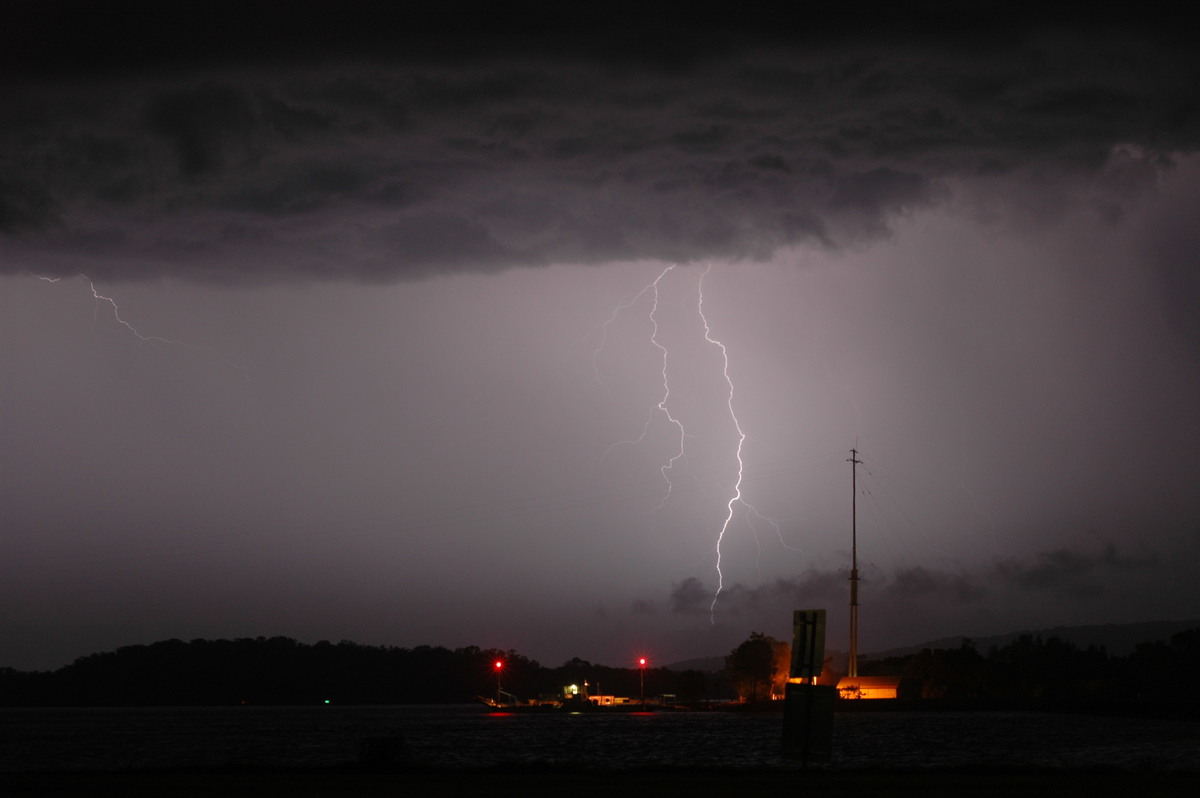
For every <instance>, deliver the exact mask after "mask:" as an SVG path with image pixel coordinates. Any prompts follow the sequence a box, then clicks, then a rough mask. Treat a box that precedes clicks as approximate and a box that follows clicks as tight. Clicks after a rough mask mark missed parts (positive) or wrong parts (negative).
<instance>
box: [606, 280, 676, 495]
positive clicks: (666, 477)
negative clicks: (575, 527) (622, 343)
mask: <svg viewBox="0 0 1200 798" xmlns="http://www.w3.org/2000/svg"><path fill="white" fill-rule="evenodd" d="M674 268H675V266H674V264H672V265H670V266H668V267H667V268H665V269H663V270H662V272H661V273H660V274H659V275H658V277H656V278H654V281H653V282H651V283H649V284H648V285H647V286H646V287H645V288H643V289H642V290H641V291H639V292H638V294H637V296H635V297H634V298H633V299H631V300H629V301H628V302H626V303H625V304H624V305H620V306H618V307H617V308H616V309H615V310H614V311H613V312H612V315H611V316H609V318H608V321H606V322H604V325H603V328H602V334H601V338H600V344H599V346H597V347H596V350H595V352H593V353H592V369H593V371H594V372H595V373H596V379H597V380H599V379H600V373H599V370H598V369H597V366H596V358H597V356H598V355H599V354H600V351H601V350H602V349H603V348H604V342H605V341H606V340H607V337H608V327H609V325H611V324H612V323H613V322H614V321H615V320H616V318H617V316H619V315H620V313H621V311H623V310H629V309H630V308H632V307H633V306H634V305H636V304H637V303H638V302H639V301H640V300H641V298H642V297H644V296H646V295H647V294H649V295H650V296H651V306H650V315H649V318H650V324H651V332H650V343H651V344H653V345H654V346H655V347H656V348H657V349H658V350H659V351H660V352H661V353H662V386H663V392H662V397H661V398H660V399H659V400H658V403H657V404H655V406H654V407H653V408H652V409H651V410H650V416H649V417H648V418H647V419H646V423H645V425H644V426H643V427H642V434H641V435H639V436H638V437H637V438H635V439H633V440H626V441H617V442H616V443H614V444H613V445H612V446H609V447H608V449H607V450H606V451H605V456H607V455H608V453H609V452H611V451H612V450H613V449H614V448H615V447H617V446H622V445H636V444H639V443H641V442H642V441H644V440H645V439H646V435H647V434H649V432H650V425H651V424H653V423H654V416H655V413H656V412H657V413H662V415H663V417H664V418H666V419H667V421H668V422H669V423H670V424H671V425H673V426H674V427H675V428H676V429H677V430H679V448H678V450H677V451H676V452H675V454H673V455H672V456H671V457H670V458H669V459H668V460H667V461H666V462H665V463H663V464H662V466H661V467H660V468H659V471H660V472H661V473H662V476H663V481H665V482H666V483H667V492H666V493H665V494H663V497H662V500H661V501H660V502H659V503H658V506H657V507H656V508H655V509H656V510H661V509H662V508H663V507H665V506H666V503H667V501H668V500H669V499H670V498H671V492H672V490H674V487H675V485H674V483H673V482H672V481H671V470H672V469H673V468H674V467H675V464H676V463H677V462H679V460H680V458H682V457H683V442H684V438H685V437H686V435H685V433H684V429H683V423H682V422H680V420H679V419H677V418H676V417H675V416H673V415H671V411H670V409H669V408H668V407H667V401H668V400H669V399H670V398H671V383H670V379H669V377H668V370H667V354H668V352H667V348H666V347H665V346H663V345H662V342H660V341H659V340H658V286H659V283H660V282H662V279H663V278H664V277H666V276H667V274H669V273H670V272H671V271H673V270H674Z"/></svg>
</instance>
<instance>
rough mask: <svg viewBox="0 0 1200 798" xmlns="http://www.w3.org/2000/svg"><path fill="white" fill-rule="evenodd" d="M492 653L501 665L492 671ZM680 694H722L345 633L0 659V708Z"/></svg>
mask: <svg viewBox="0 0 1200 798" xmlns="http://www.w3.org/2000/svg"><path fill="white" fill-rule="evenodd" d="M497 662H500V663H501V667H500V668H499V669H497V668H496V663H497ZM643 676H644V680H645V687H646V694H647V695H648V696H654V695H661V694H664V693H670V694H673V695H675V696H676V697H677V698H679V699H680V700H693V701H694V700H702V699H705V698H711V697H720V696H727V695H728V694H729V687H728V684H727V683H726V681H725V679H724V677H723V676H722V675H720V674H716V675H714V674H706V673H701V672H700V671H695V670H685V671H672V670H668V669H665V668H653V667H647V668H646V669H645V673H644V674H642V673H639V670H638V669H637V668H612V667H607V666H603V665H596V664H593V663H591V662H588V661H586V660H583V659H579V658H575V659H572V660H569V661H567V662H566V663H564V664H563V665H561V666H559V667H557V668H547V667H545V666H543V665H541V664H540V663H538V662H537V661H536V660H532V659H529V658H527V657H524V656H522V655H521V654H519V653H517V652H515V651H501V650H499V649H482V648H478V647H476V646H467V647H464V648H457V649H448V648H444V647H441V646H418V647H416V648H398V647H395V646H367V645H360V644H358V643H354V642H350V641H345V640H344V641H342V642H340V643H336V644H335V643H331V642H329V641H321V642H319V643H316V644H313V645H309V644H305V643H300V642H297V641H296V640H293V639H291V638H288V637H271V638H264V637H257V638H240V639H236V640H192V641H190V642H185V641H183V640H165V641H161V642H157V643H152V644H150V645H135V646H124V647H122V648H118V649H117V650H116V651H111V652H104V653H99V654H92V655H89V656H86V657H81V658H79V659H77V660H75V661H74V662H73V663H71V664H70V665H66V666H64V667H62V668H59V669H58V670H56V671H33V672H29V671H17V670H14V669H12V668H0V706H10V707H11V706H219V705H235V704H249V705H253V704H260V705H264V704H265V705H289V704H318V703H323V702H326V701H328V702H330V703H337V704H443V703H462V702H469V701H472V700H474V698H475V697H476V696H486V697H489V698H494V697H496V695H497V691H498V690H500V689H503V691H504V692H505V693H509V694H512V695H516V696H520V697H521V698H522V699H526V700H527V699H530V698H534V697H547V698H549V697H559V698H561V697H562V692H563V687H565V686H567V685H570V684H575V685H578V686H579V687H580V688H582V689H584V690H587V691H590V693H591V694H592V695H597V694H600V693H605V694H609V695H621V696H626V697H637V696H638V695H639V693H640V689H641V685H642V677H643Z"/></svg>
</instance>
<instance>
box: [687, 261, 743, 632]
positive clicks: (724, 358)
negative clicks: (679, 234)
mask: <svg viewBox="0 0 1200 798" xmlns="http://www.w3.org/2000/svg"><path fill="white" fill-rule="evenodd" d="M710 271H712V264H709V266H708V268H706V269H705V270H704V274H702V275H700V283H699V298H698V300H697V302H696V310H697V312H698V313H699V314H700V320H701V321H703V322H704V340H706V341H708V342H709V343H710V344H713V345H714V346H716V347H717V348H718V349H720V350H721V371H722V374H724V376H725V384H726V385H727V386H728V387H729V393H728V394H727V395H726V400H725V405H726V407H728V408H729V417H730V418H731V419H733V428H734V429H735V430H737V449H736V451H735V452H734V456H735V458H736V459H737V480H736V481H735V482H734V483H733V493H732V494H731V495H730V497H729V502H728V503H727V504H726V505H725V509H726V510H727V511H728V512H727V513H726V515H725V522H724V523H723V524H721V531H720V532H718V533H717V544H716V549H717V592H716V593H714V594H713V600H712V604H711V605H709V608H708V620H709V622H710V623H716V613H717V599H719V598H720V597H721V591H722V590H724V589H725V575H724V574H723V573H722V572H721V544H722V543H723V542H724V541H725V533H726V532H728V531H729V524H730V522H731V521H733V506H734V505H735V504H737V503H738V502H742V503H743V504H744V503H745V502H744V500H743V499H742V479H743V478H744V475H745V470H746V464H745V463H744V462H743V461H742V445H743V444H744V443H745V442H746V433H745V431H743V430H742V424H741V422H740V421H738V417H737V413H735V412H734V410H733V380H732V379H730V377H729V350H728V349H726V348H725V344H723V343H721V341H719V340H717V339H716V338H713V337H712V328H711V327H710V326H709V324H708V316H706V315H705V314H704V278H705V277H707V276H708V273H709V272H710Z"/></svg>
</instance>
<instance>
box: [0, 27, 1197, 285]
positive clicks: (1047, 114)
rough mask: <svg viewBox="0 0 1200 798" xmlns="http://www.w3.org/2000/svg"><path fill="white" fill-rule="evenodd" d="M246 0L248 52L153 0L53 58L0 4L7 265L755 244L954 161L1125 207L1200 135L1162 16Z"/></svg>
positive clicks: (470, 258)
mask: <svg viewBox="0 0 1200 798" xmlns="http://www.w3.org/2000/svg"><path fill="white" fill-rule="evenodd" d="M135 5H136V4H135ZM252 8H253V9H255V11H257V12H258V13H250V12H247V13H246V14H243V18H242V19H241V21H240V25H241V26H242V27H243V28H244V30H243V33H244V34H245V38H246V39H247V40H248V39H249V38H250V35H249V34H248V33H245V31H253V30H256V29H258V27H266V26H270V25H271V24H274V25H276V29H275V30H274V31H273V32H272V34H273V35H271V36H270V37H268V38H267V39H266V40H267V41H270V42H271V44H272V49H271V50H270V51H269V53H268V54H266V55H264V54H263V53H259V52H258V51H257V50H256V49H255V48H254V47H251V46H250V43H249V42H248V41H243V40H242V39H240V38H238V37H233V38H231V39H228V40H222V39H219V37H216V36H215V35H213V36H212V37H211V41H210V43H211V44H213V45H214V46H213V47H211V48H210V49H203V48H202V47H201V44H200V43H197V42H193V41H192V39H191V38H188V39H186V40H185V41H183V42H180V44H179V47H180V51H179V52H178V53H177V54H175V55H174V56H172V53H171V51H170V50H169V48H166V47H164V46H163V45H162V42H161V41H159V40H157V39H154V37H155V36H156V35H161V34H162V32H163V26H164V25H165V26H167V28H169V30H172V31H174V30H176V29H177V27H179V26H180V25H181V23H179V22H178V21H170V22H169V23H168V21H165V20H158V26H157V27H156V26H155V25H154V24H153V20H155V19H157V18H156V17H154V15H153V14H151V15H150V16H149V17H147V20H150V21H147V22H145V23H144V24H143V25H142V26H141V27H136V26H133V27H127V28H119V27H116V26H114V28H113V30H111V31H109V32H110V33H111V34H112V35H113V39H112V42H113V47H114V48H115V49H116V50H118V51H121V52H125V53H126V55H125V56H121V55H120V54H119V53H118V52H109V51H104V52H96V51H95V49H94V47H93V48H89V47H88V46H86V45H84V44H82V43H81V41H79V40H82V39H83V38H84V37H83V36H82V35H77V36H76V38H75V39H72V37H71V33H72V31H75V27H74V26H73V25H69V24H68V25H66V26H65V28H64V30H59V31H58V33H59V34H60V35H59V37H58V38H57V39H54V40H53V41H58V39H62V38H64V37H65V41H63V42H60V43H59V48H58V50H57V51H56V52H57V53H58V56H59V58H58V60H57V61H53V59H52V58H51V55H53V53H51V54H50V55H47V54H38V53H36V52H35V48H32V47H30V46H24V47H22V46H21V45H22V44H25V45H28V42H27V41H26V39H27V38H28V37H32V36H37V35H41V34H44V33H46V32H47V31H46V28H53V23H51V22H48V21H47V20H48V19H49V17H47V18H42V17H40V16H39V15H38V14H37V13H36V11H33V10H30V9H28V8H27V9H24V11H25V13H26V16H27V17H28V19H27V20H26V25H25V26H24V27H22V26H21V25H16V26H14V28H13V29H12V30H10V31H9V33H8V34H7V36H8V43H9V44H10V45H11V47H10V52H15V53H16V55H10V56H9V57H8V61H7V63H6V64H5V66H6V68H7V69H6V72H7V73H8V75H9V78H8V80H7V81H6V82H5V84H6V85H5V96H6V100H5V105H6V108H7V109H8V113H6V114H5V115H4V119H3V120H2V121H0V174H2V175H3V178H2V179H0V246H2V247H3V251H4V257H3V260H2V262H0V263H2V265H0V268H3V269H4V270H5V271H8V272H10V273H20V272H23V271H31V270H39V271H40V272H47V271H49V272H51V273H53V274H68V273H72V272H77V271H87V272H88V273H89V274H92V275H94V276H96V277H99V278H104V279H107V280H120V279H138V278H152V277H160V276H164V275H170V276H178V277H183V278H188V279H195V280H227V281H251V282H253V281H261V280H274V279H296V278H302V279H307V278H313V279H326V278H330V279H351V280H366V281H391V280H396V279H409V278H420V277H425V276H428V275H431V274H436V273H446V272H457V271H475V272H487V271H494V270H498V269H504V268H508V267H513V266H528V265H541V264H549V263H598V262H606V261H614V260H633V259H639V258H659V259H665V260H677V261H687V260H691V259H697V258H705V257H722V258H751V259H758V258H765V257H768V256H770V255H771V254H772V253H773V252H775V251H776V250H777V249H778V248H780V247H784V246H789V245H797V244H806V245H815V246H822V247H839V246H843V245H846V244H849V243H853V242H858V241H862V240H865V239H872V238H877V237H879V236H884V235H887V234H888V231H889V224H890V220H892V219H894V218H895V217H896V216H897V215H900V214H905V213H907V212H910V211H913V210H915V209H919V208H925V207H929V206H931V205H935V204H937V203H940V202H943V201H944V200H945V199H946V198H948V197H949V196H951V194H952V193H953V191H954V190H955V187H956V186H957V187H959V190H961V186H962V185H963V184H964V183H970V184H974V185H978V186H982V187H984V188H982V189H981V190H983V191H986V192H988V193H992V194H994V193H995V192H997V191H1010V190H1014V189H1013V187H1014V186H1022V185H1024V186H1027V187H1032V188H1031V189H1030V190H1036V191H1038V192H1039V193H1040V194H1041V196H1042V198H1043V200H1044V201H1046V202H1047V205H1053V203H1054V199H1053V196H1051V195H1055V194H1061V193H1062V192H1069V191H1071V190H1072V189H1071V186H1072V185H1075V186H1088V187H1089V190H1090V191H1092V192H1093V193H1095V194H1096V196H1097V197H1098V198H1099V199H1097V200H1096V201H1097V202H1098V203H1099V204H1100V205H1102V206H1104V208H1107V211H1106V212H1109V213H1119V211H1120V208H1121V205H1122V202H1123V197H1126V196H1128V195H1129V194H1130V193H1131V192H1135V191H1138V190H1140V189H1141V188H1142V187H1143V186H1144V185H1145V184H1146V181H1147V180H1150V179H1152V178H1153V175H1154V174H1155V173H1156V172H1157V171H1159V170H1161V169H1165V168H1169V166H1170V159H1171V155H1172V153H1176V152H1186V151H1191V150H1194V149H1195V147H1196V145H1197V143H1198V142H1200V113H1198V112H1197V108H1196V104H1195V96H1196V95H1195V89H1196V85H1197V84H1196V76H1197V72H1196V65H1195V60H1196V59H1195V58H1194V54H1193V49H1194V48H1192V47H1191V45H1190V43H1183V42H1177V41H1175V40H1174V37H1173V36H1172V35H1171V34H1170V32H1169V31H1168V30H1166V29H1165V28H1164V29H1160V30H1152V29H1138V28H1137V27H1132V28H1127V29H1116V28H1113V29H1103V26H1101V28H1102V29H1101V30H1089V31H1087V32H1085V33H1084V34H1080V35H1070V34H1067V33H1065V32H1063V30H1062V29H1060V28H1058V27H1055V26H1054V25H1049V24H1042V23H1044V22H1046V21H1045V20H1037V19H1030V20H1027V21H1025V22H1023V23H1021V24H1013V23H1012V22H1011V21H1010V22H1001V20H1003V17H1001V16H995V17H993V16H989V13H990V12H987V11H984V12H981V13H980V15H979V16H978V17H976V16H971V15H967V16H960V17H959V18H950V19H949V21H948V22H947V21H946V20H943V27H942V28H941V29H939V28H937V27H936V26H933V25H932V24H930V25H929V26H926V27H925V28H922V27H921V26H920V25H919V24H917V23H919V22H920V20H921V17H920V15H918V16H916V17H911V18H907V17H905V18H901V15H895V18H889V19H888V20H883V22H887V23H888V24H890V25H892V26H893V27H895V28H896V30H898V31H899V32H900V34H903V33H904V32H905V31H910V32H911V30H914V29H923V30H926V32H927V33H929V32H932V33H933V34H939V33H940V34H942V35H944V38H940V37H939V36H938V35H926V36H916V37H912V38H906V36H904V35H899V34H897V35H888V34H887V33H885V32H886V31H887V30H888V26H887V25H884V24H883V23H882V22H881V23H880V25H879V26H878V27H874V26H868V27H863V28H862V29H861V30H860V31H858V33H859V35H858V36H856V37H854V38H851V37H849V36H848V35H847V31H846V29H845V25H846V24H847V20H846V19H844V18H843V16H842V15H840V14H838V13H835V12H832V11H828V10H826V11H825V12H822V13H819V14H817V15H816V16H815V17H814V18H812V19H809V20H806V21H804V23H801V22H800V21H799V20H791V19H787V18H783V19H779V20H778V21H777V22H778V25H767V24H765V23H762V22H755V23H750V22H746V21H737V20H733V21H728V20H725V19H724V17H725V16H727V15H721V16H722V18H721V19H717V18H715V17H714V18H709V17H705V16H700V17H699V18H697V19H694V20H692V21H691V22H690V23H688V25H687V26H686V27H684V28H680V29H676V28H673V27H672V26H667V25H664V24H661V23H658V24H655V23H653V21H646V20H643V22H644V23H645V25H644V26H643V28H642V29H641V30H642V31H643V34H644V35H643V37H642V39H643V40H641V41H638V42H630V41H628V40H627V38H628V37H627V35H623V34H621V33H619V32H618V30H624V26H620V27H618V26H615V25H599V24H598V23H597V22H596V19H595V18H593V17H591V16H589V14H588V12H586V11H579V12H578V13H577V14H567V16H566V17H562V12H559V13H558V15H557V16H555V14H554V13H553V12H551V15H550V16H548V17H544V18H542V19H543V23H544V24H543V28H537V27H536V26H535V27H534V28H532V29H530V30H531V31H532V32H529V31H527V32H526V35H524V36H521V35H514V36H513V37H512V38H511V40H510V46H507V47H506V46H503V45H499V44H493V45H487V44H484V43H481V39H484V38H485V37H480V36H474V35H466V34H464V31H463V29H462V28H463V26H461V25H460V26H456V25H455V24H454V22H453V20H452V19H451V18H450V17H448V16H447V17H446V18H442V16H440V15H438V14H434V13H433V12H431V11H429V10H428V9H422V8H418V9H417V10H415V11H413V12H411V13H412V15H413V16H412V17H403V16H396V15H395V14H393V15H385V16H384V18H383V20H382V21H381V22H380V23H379V25H380V26H382V28H383V29H384V30H395V31H404V33H403V34H401V33H396V36H397V37H398V38H397V39H396V46H395V47H388V46H387V43H388V41H389V40H388V36H387V35H386V34H385V33H381V32H380V30H378V29H376V26H372V25H371V24H370V20H371V16H370V14H369V13H368V12H373V11H375V10H376V9H375V8H374V7H373V5H372V4H358V5H356V6H355V8H357V9H358V10H359V11H361V12H362V16H361V18H360V17H354V16H353V15H352V16H351V17H350V18H346V17H344V16H338V17H336V22H333V23H327V22H326V21H324V20H322V19H321V18H319V17H316V16H313V15H311V14H305V13H300V14H298V15H296V17H292V16H291V15H290V10H289V14H288V15H280V17H279V18H278V19H277V20H273V19H272V16H271V8H270V4H266V6H261V5H260V6H253V7H252ZM526 10H529V9H526ZM533 10H540V11H545V9H533ZM223 11H224V12H228V11H230V9H229V8H225V7H223V6H221V5H219V4H218V5H217V6H216V7H215V8H214V9H212V10H210V11H209V12H208V14H206V16H205V19H207V20H208V21H209V22H211V21H212V19H211V17H212V15H217V16H218V17H219V15H220V14H221V13H222V12H223ZM397 13H399V12H397ZM85 17H86V15H85ZM354 20H358V21H357V22H355V21H354ZM905 20H906V21H905ZM485 21H486V20H485ZM634 21H637V20H634ZM96 22H97V24H99V20H96ZM555 22H557V23H561V24H562V25H563V26H565V27H564V28H562V29H561V30H556V31H555V33H558V34H559V35H558V37H557V38H556V37H555V36H552V35H551V31H550V28H551V27H553V24H554V23H555ZM989 22H990V27H989ZM1051 22H1052V21H1051ZM405 23H408V24H405ZM589 23H590V25H589ZM76 24H82V23H78V22H77V23H76ZM389 24H391V25H392V28H388V25H389ZM497 24H500V25H501V27H500V28H499V32H502V31H503V30H504V29H505V28H506V27H513V28H514V29H515V28H516V27H517V26H516V24H515V23H513V22H511V21H510V22H509V23H497ZM860 24H861V23H860ZM230 25H231V26H232V25H233V21H232V20H230ZM322 25H326V26H327V27H328V35H327V36H326V37H321V36H318V35H317V34H318V33H319V32H320V31H321V28H322ZM413 25H417V26H418V27H420V26H424V28H421V31H422V35H421V36H419V37H418V36H417V35H416V34H415V33H413V31H414V30H415V28H414V27H413ZM814 26H815V27H814ZM822 26H823V27H822ZM471 29H472V30H474V29H475V28H474V27H472V28H471ZM635 29H636V28H635ZM196 30H197V34H196V35H197V36H199V37H200V38H201V39H203V37H204V35H205V33H206V31H208V27H207V26H206V25H205V24H203V23H198V27H197V29H196ZM539 30H541V32H542V35H539V33H538V31H539ZM99 32H103V30H102V31H99ZM76 33H78V32H76ZM822 33H824V34H826V35H824V36H823V35H822ZM605 36H609V39H607V40H606V39H605V38H604V37H605ZM564 37H565V38H564ZM418 39H420V41H421V42H423V44H422V45H420V46H413V42H414V41H416V40H418ZM73 41H74V42H75V44H76V49H75V50H70V49H69V48H70V45H71V43H72V42H73ZM89 41H90V39H89ZM219 41H221V42H224V46H215V45H216V43H217V42H219ZM318 42H324V44H317V43H318ZM556 42H557V43H556ZM564 42H565V43H564ZM606 42H607V44H606ZM614 43H615V44H614ZM138 45H140V47H139V46H138ZM437 45H441V48H440V49H439V47H438V46H437ZM568 45H569V46H570V48H569V47H568ZM639 47H641V48H642V49H638V48H639ZM472 48H475V49H474V50H473V49H472ZM565 49H571V52H572V54H571V55H569V56H568V55H564V52H563V50H565ZM22 53H23V54H24V55H22ZM89 53H90V57H91V58H92V59H93V60H94V61H95V63H94V64H93V66H94V67H95V69H94V72H89V71H88V70H87V66H88V64H87V59H88V57H89ZM128 53H145V56H144V59H145V63H132V64H131V63H126V61H125V60H124V59H134V60H135V61H136V60H137V56H136V55H129V54H128ZM252 54H256V55H255V57H252ZM335 56H336V60H334V58H335ZM1101 210H1103V208H1102V209H1101Z"/></svg>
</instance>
